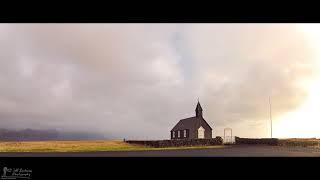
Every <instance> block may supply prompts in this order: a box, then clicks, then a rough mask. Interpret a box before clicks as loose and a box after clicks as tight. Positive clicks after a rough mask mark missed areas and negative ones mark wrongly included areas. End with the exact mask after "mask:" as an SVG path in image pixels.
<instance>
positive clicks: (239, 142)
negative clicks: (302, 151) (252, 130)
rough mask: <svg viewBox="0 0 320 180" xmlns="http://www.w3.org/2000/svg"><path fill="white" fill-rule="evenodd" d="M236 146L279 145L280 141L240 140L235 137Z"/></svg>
mask: <svg viewBox="0 0 320 180" xmlns="http://www.w3.org/2000/svg"><path fill="white" fill-rule="evenodd" d="M235 141H236V144H238V145H239V144H252V145H259V144H260V145H275V146H276V145H279V139H277V138H261V139H251V138H239V137H235Z"/></svg>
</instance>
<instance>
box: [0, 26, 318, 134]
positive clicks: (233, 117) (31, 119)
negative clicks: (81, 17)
mask: <svg viewBox="0 0 320 180" xmlns="http://www.w3.org/2000/svg"><path fill="white" fill-rule="evenodd" d="M0 31H1V35H0V39H1V43H0V101H1V103H0V119H1V121H0V125H1V126H2V127H5V128H40V129H41V128H56V129H63V130H82V131H89V132H99V133H105V134H112V135H115V136H117V137H119V138H122V137H127V138H158V139H160V138H168V135H169V133H168V132H169V130H170V129H171V128H172V127H173V126H174V124H175V123H176V122H177V121H178V120H179V119H182V118H185V117H188V116H193V115H194V108H195V105H196V99H197V97H200V101H201V103H202V104H203V106H204V107H203V108H204V115H205V117H206V119H207V120H208V121H209V123H210V124H214V127H215V128H214V129H215V130H217V131H218V132H219V131H220V129H221V128H223V127H225V126H232V125H233V124H237V123H241V122H247V121H251V122H256V123H258V124H259V122H261V121H262V120H264V119H265V118H267V117H266V116H267V114H268V110H267V109H266V108H267V107H268V104H267V103H268V96H269V95H272V99H273V101H274V106H275V109H276V111H275V112H274V113H275V116H277V115H279V114H281V113H284V112H287V111H290V110H291V109H293V108H295V107H296V106H298V105H299V104H300V103H301V102H302V101H303V100H304V98H305V96H306V92H305V91H303V89H302V88H300V87H298V86H297V85H296V83H297V82H298V81H300V80H301V79H304V78H309V77H311V75H312V74H310V73H311V72H313V69H312V63H313V62H312V61H310V60H309V58H310V57H309V54H310V52H309V49H308V46H307V45H308V44H307V43H306V42H305V39H304V37H303V36H301V35H300V34H299V33H298V32H296V31H295V29H294V27H293V26H292V25H269V24H265V25H256V24H252V25H246V24H243V25H239V24H2V25H1V26H0ZM310 65H311V66H310ZM256 127H260V126H258V125H257V126H256ZM259 130H260V129H259V128H256V129H254V128H253V132H257V134H259V133H260V134H261V132H260V131H259ZM238 133H239V134H240V135H245V131H242V130H241V129H238Z"/></svg>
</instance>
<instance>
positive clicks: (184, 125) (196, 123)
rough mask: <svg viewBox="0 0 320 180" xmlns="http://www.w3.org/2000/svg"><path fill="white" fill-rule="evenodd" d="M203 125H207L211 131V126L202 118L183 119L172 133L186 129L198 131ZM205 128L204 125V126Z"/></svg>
mask: <svg viewBox="0 0 320 180" xmlns="http://www.w3.org/2000/svg"><path fill="white" fill-rule="evenodd" d="M202 124H206V125H207V126H208V127H209V128H210V129H211V130H212V128H211V127H210V125H209V124H208V123H207V122H206V120H204V119H203V118H201V117H190V118H186V119H181V120H180V121H179V122H178V123H177V124H176V125H175V126H174V127H173V128H172V130H171V131H176V130H184V129H198V128H199V127H200V126H201V125H202ZM202 126H203V125H202Z"/></svg>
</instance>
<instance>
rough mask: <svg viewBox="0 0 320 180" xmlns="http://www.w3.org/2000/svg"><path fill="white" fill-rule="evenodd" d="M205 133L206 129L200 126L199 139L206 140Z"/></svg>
mask: <svg viewBox="0 0 320 180" xmlns="http://www.w3.org/2000/svg"><path fill="white" fill-rule="evenodd" d="M204 131H205V129H204V128H203V127H202V126H200V128H199V129H198V139H204Z"/></svg>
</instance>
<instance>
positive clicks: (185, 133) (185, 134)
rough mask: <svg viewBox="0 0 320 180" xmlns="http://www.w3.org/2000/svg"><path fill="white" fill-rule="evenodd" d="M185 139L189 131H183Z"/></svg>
mask: <svg viewBox="0 0 320 180" xmlns="http://www.w3.org/2000/svg"><path fill="white" fill-rule="evenodd" d="M183 137H187V130H186V129H185V130H183Z"/></svg>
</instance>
